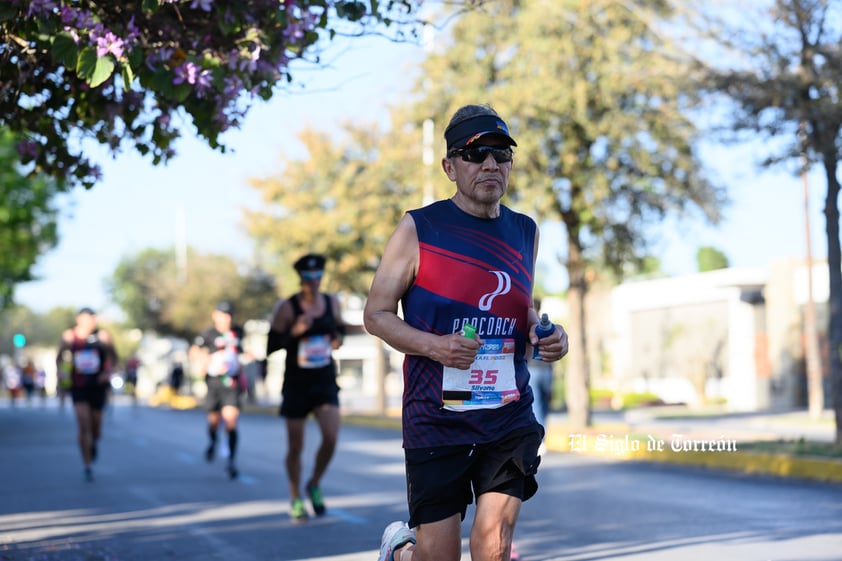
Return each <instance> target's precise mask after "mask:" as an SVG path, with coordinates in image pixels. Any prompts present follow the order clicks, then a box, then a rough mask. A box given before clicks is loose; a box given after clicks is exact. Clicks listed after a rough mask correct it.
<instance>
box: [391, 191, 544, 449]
mask: <svg viewBox="0 0 842 561" xmlns="http://www.w3.org/2000/svg"><path fill="white" fill-rule="evenodd" d="M409 214H410V216H411V217H412V218H413V220H414V221H415V228H416V231H417V232H418V244H419V251H420V255H419V263H418V274H417V275H416V278H415V281H414V282H413V284H412V286H411V287H410V288H409V290H408V291H407V292H406V294H404V296H403V298H402V299H401V307H402V311H403V317H404V320H405V321H406V322H407V323H409V324H410V325H412V326H413V327H416V328H417V329H421V330H423V331H428V332H431V333H436V334H439V335H445V334H449V333H456V332H459V331H461V330H462V326H463V325H464V324H465V323H470V324H472V325H474V326H475V327H476V329H477V334H478V335H479V337H480V338H482V339H483V341H485V343H486V345H484V347H483V348H482V349H481V350H480V355H479V356H482V357H483V358H487V359H489V360H491V362H492V363H495V362H499V363H500V364H501V367H500V368H499V369H497V368H496V367H495V368H493V369H487V367H485V366H481V365H480V367H479V368H478V369H474V367H473V366H472V369H469V371H458V370H456V369H445V368H443V366H442V365H441V364H440V363H438V362H436V361H433V360H431V359H429V358H426V357H422V356H416V355H406V357H405V359H404V372H403V375H404V398H403V440H404V447H405V448H409V449H411V448H424V447H432V446H451V445H458V444H475V443H476V444H479V443H484V442H490V441H493V440H496V439H498V438H500V437H501V436H503V435H505V434H507V433H508V432H510V431H512V430H515V429H518V428H521V427H524V426H529V425H531V424H532V423H534V422H535V421H534V417H533V415H532V391H531V390H530V388H529V383H528V382H529V372H528V370H527V367H526V360H525V352H526V341H527V339H526V337H527V335H528V327H529V326H528V319H529V316H528V313H529V309H530V307H531V295H532V282H533V274H534V271H533V255H534V251H533V250H534V244H535V234H536V229H537V227H536V225H535V222H534V221H533V220H532V219H531V218H529V217H528V216H526V215H524V214H520V213H517V212H514V211H512V210H511V209H509V208H507V207H505V206H502V205H501V207H500V216H499V217H497V218H493V219H483V218H478V217H475V216H472V215H470V214H467V213H465V212H463V211H462V210H460V209H459V207H457V206H456V204H455V203H454V202H453V201H451V200H449V199H448V200H443V201H438V202H436V203H433V204H431V205H429V206H426V207H424V208H420V209H415V210H411V211H409ZM478 361H479V359H478ZM477 364H478V362H475V363H474V365H475V366H476V365H477ZM498 370H499V372H498ZM448 371H449V372H448ZM474 372H477V373H478V374H477V379H476V380H472V381H471V384H470V385H469V387H461V388H458V387H454V385H453V384H454V383H453V382H452V381H450V380H451V379H452V378H453V377H454V376H455V377H456V378H459V377H460V376H464V379H465V380H468V378H473V377H474V375H473V373H474ZM498 374H499V376H498ZM504 375H505V377H506V378H507V379H508V381H506V382H505V383H504V382H502V381H501V380H502V378H503V377H504ZM498 378H499V379H498ZM474 382H476V383H474ZM466 383H467V382H466ZM495 384H496V385H495ZM472 390H474V391H472ZM498 390H501V391H498ZM460 409H461V410H460Z"/></svg>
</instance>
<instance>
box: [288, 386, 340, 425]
mask: <svg viewBox="0 0 842 561" xmlns="http://www.w3.org/2000/svg"><path fill="white" fill-rule="evenodd" d="M281 398H282V400H281V409H280V415H281V417H286V418H288V419H304V418H306V417H307V415H309V414H310V412H311V411H313V410H314V409H315V408H316V407H319V406H320V405H336V406H337V407H339V386H337V385H336V382H334V381H331V382H329V383H320V384H312V385H300V386H299V385H295V386H294V385H292V384H290V385H288V386H284V388H283V391H282V392H281Z"/></svg>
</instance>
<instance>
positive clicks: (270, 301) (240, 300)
mask: <svg viewBox="0 0 842 561" xmlns="http://www.w3.org/2000/svg"><path fill="white" fill-rule="evenodd" d="M108 290H109V293H110V294H111V297H112V299H113V300H114V302H115V303H116V304H117V305H118V306H120V308H121V309H122V310H123V312H124V313H125V314H126V317H127V319H128V322H127V323H128V326H129V327H133V328H138V329H141V330H151V331H154V332H156V333H158V334H161V335H174V336H179V337H184V338H187V339H192V337H193V336H195V335H196V334H197V333H199V332H200V331H201V330H202V329H204V328H206V327H207V326H208V325H210V315H211V312H212V311H213V309H214V307H215V306H216V304H217V303H218V302H219V301H221V300H231V301H232V302H234V304H235V306H236V314H235V317H234V320H235V322H236V323H239V324H242V323H244V322H245V321H246V320H249V319H265V318H266V317H267V316H268V315H269V312H270V311H271V310H272V306H273V305H274V303H275V301H276V300H277V298H278V295H277V293H276V289H275V282H274V278H273V277H271V276H269V275H267V274H265V273H263V272H261V271H255V270H251V271H248V272H246V273H242V272H241V271H240V267H239V265H238V264H237V263H236V262H235V261H234V260H233V259H231V258H229V257H226V256H222V255H203V254H200V253H197V252H195V251H192V250H191V251H188V255H187V264H186V268H182V267H180V266H179V264H178V263H177V261H176V258H175V252H174V251H171V250H160V249H146V250H144V251H141V252H140V253H138V254H136V255H132V256H128V257H125V258H123V260H122V261H121V262H120V264H119V265H118V266H117V268H116V270H115V271H114V274H113V276H112V278H111V279H110V280H109V282H108Z"/></svg>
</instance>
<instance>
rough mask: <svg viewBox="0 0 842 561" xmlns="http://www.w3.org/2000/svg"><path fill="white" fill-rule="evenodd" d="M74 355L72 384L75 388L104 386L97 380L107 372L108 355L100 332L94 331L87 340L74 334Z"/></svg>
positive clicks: (72, 345) (72, 352)
mask: <svg viewBox="0 0 842 561" xmlns="http://www.w3.org/2000/svg"><path fill="white" fill-rule="evenodd" d="M70 352H71V354H72V359H71V360H72V370H71V376H70V379H71V383H72V385H73V387H74V388H78V389H82V388H93V387H97V386H99V385H102V384H101V383H100V382H99V381H98V380H97V378H98V377H99V375H100V374H102V373H103V372H105V368H106V362H107V361H108V353H107V351H106V349H105V345H104V344H103V343H102V341H100V340H99V332H98V331H94V332H93V333H91V334H90V335H88V336H87V337H86V338H84V339H83V338H80V337H77V336H76V333H75V332H74V333H73V342H72V343H71V344H70Z"/></svg>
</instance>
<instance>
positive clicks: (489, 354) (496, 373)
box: [442, 339, 520, 411]
mask: <svg viewBox="0 0 842 561" xmlns="http://www.w3.org/2000/svg"><path fill="white" fill-rule="evenodd" d="M514 355H515V342H514V339H490V340H487V341H485V343H484V344H483V346H482V347H481V348H480V350H479V353H478V354H477V358H476V360H474V363H473V364H472V365H471V367H470V368H469V369H467V370H459V369H458V368H450V367H445V368H444V371H443V377H442V405H443V406H444V408H445V409H448V410H450V411H471V410H474V409H496V408H497V407H502V406H503V405H506V404H507V403H510V402H512V401H517V400H519V399H520V392H519V391H518V389H517V383H516V382H515V361H514Z"/></svg>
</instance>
